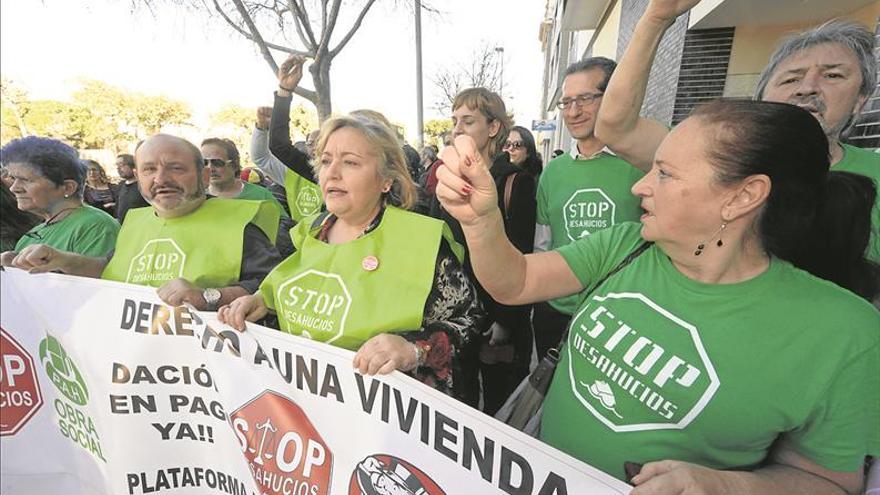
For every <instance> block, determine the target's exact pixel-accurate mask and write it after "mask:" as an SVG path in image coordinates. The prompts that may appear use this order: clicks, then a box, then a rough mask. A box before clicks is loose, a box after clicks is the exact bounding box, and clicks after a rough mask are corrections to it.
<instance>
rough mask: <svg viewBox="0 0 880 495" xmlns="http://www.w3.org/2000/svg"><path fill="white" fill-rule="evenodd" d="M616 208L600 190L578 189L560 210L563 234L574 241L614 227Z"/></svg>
mask: <svg viewBox="0 0 880 495" xmlns="http://www.w3.org/2000/svg"><path fill="white" fill-rule="evenodd" d="M616 209H617V206H616V205H615V204H614V201H612V200H611V198H609V197H608V195H607V194H605V192H604V191H602V190H601V189H578V190H577V191H575V192H574V194H572V195H571V197H570V198H568V201H566V202H565V206H563V208H562V217H563V220H564V221H565V233H566V235H568V238H569V239H570V240H571V241H576V240H578V239H580V238H582V237H586V236H588V235H590V234H593V233H595V232H597V231H599V230H602V229H607V228H608V227H611V226H612V225H614V218H615V217H614V213H615V210H616Z"/></svg>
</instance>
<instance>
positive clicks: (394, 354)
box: [218, 111, 483, 397]
mask: <svg viewBox="0 0 880 495" xmlns="http://www.w3.org/2000/svg"><path fill="white" fill-rule="evenodd" d="M383 119H384V117H382V116H381V115H378V116H374V115H373V114H372V113H370V112H363V111H361V112H359V113H358V115H354V114H353V115H351V116H343V117H337V118H334V119H331V120H329V121H327V122H326V123H325V124H324V127H323V129H322V131H321V136H320V138H319V141H318V146H317V154H316V157H317V160H316V164H315V175H317V176H318V181H319V184H320V187H321V191H322V194H323V198H324V200H325V204H326V205H327V212H325V213H321V214H318V215H313V216H311V217H306V218H305V219H304V220H303V221H302V222H300V223H299V224H298V225H297V226H296V228H295V229H293V230H291V237H292V238H293V244H294V247H295V250H296V251H295V252H294V253H293V254H292V255H291V256H290V257H288V258H287V259H286V260H284V261H283V262H282V263H281V264H280V265H278V266H277V267H276V268H275V269H274V270H273V271H272V272H271V273H270V274H269V275H268V276H267V277H266V279H265V280H264V281H263V283H262V285H261V286H260V290H259V292H258V293H256V294H254V295H253V296H247V297H241V298H239V299H236V300H235V301H233V302H232V303H231V304H230V305H228V306H225V307H222V308H220V311H219V312H218V317H219V319H220V321H223V322H226V323H228V324H230V325H231V326H233V327H234V328H236V329H238V330H244V329H245V321H255V320H257V319H259V318H262V317H263V316H265V315H266V314H267V313H268V312H269V311H272V312H274V313H275V314H276V315H277V317H278V322H279V327H280V329H281V330H282V331H285V332H288V333H292V334H294V335H300V336H304V337H307V338H311V339H314V340H318V341H321V342H327V343H329V344H332V345H334V346H337V347H343V348H346V349H350V350H353V351H357V353H356V354H355V357H354V362H353V363H354V366H355V367H356V368H357V369H358V370H359V371H360V372H362V373H367V374H376V373H380V374H381V373H390V372H392V371H394V370H400V371H404V372H408V373H410V374H411V375H413V376H414V377H416V378H417V379H419V380H421V381H423V382H425V383H427V384H429V385H431V386H433V387H434V388H436V389H438V390H441V391H444V392H446V393H449V394H450V395H453V396H456V397H461V392H460V391H459V390H458V389H456V390H453V388H452V387H453V385H455V384H457V383H458V380H456V379H454V378H453V376H456V375H457V374H458V370H459V368H460V362H459V355H460V354H461V352H462V350H463V349H465V348H467V347H468V346H469V344H470V342H472V341H473V340H474V335H475V333H476V332H475V329H476V328H477V326H478V324H479V323H480V320H481V319H482V317H483V314H482V308H481V307H480V304H479V302H478V300H477V294H476V289H475V288H474V287H473V285H472V283H471V282H470V280H469V279H468V278H467V276H466V275H465V273H464V271H463V269H462V267H461V259H460V251H461V246H460V245H458V244H457V243H455V242H454V241H453V240H451V235H450V234H448V229H447V228H446V227H445V225H444V224H443V222H441V221H439V220H436V219H432V218H428V217H425V216H422V215H418V214H416V213H413V212H410V211H407V210H408V209H409V208H411V207H412V206H413V205H414V204H415V202H416V199H417V197H416V189H415V184H414V183H413V182H412V180H411V179H410V177H409V173H408V172H407V169H406V165H405V161H404V158H403V153H402V151H401V149H400V145H399V143H398V142H397V139H396V137H395V135H394V133H393V132H392V131H391V130H390V128H389V127H388V126H387V125H385V124H383V123H382V122H381V120H383Z"/></svg>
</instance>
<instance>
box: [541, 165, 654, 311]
mask: <svg viewBox="0 0 880 495" xmlns="http://www.w3.org/2000/svg"><path fill="white" fill-rule="evenodd" d="M643 175H644V173H643V172H642V171H641V170H639V169H637V168H635V167H633V166H632V165H630V164H629V163H627V162H625V161H623V160H622V159H620V158H618V157H616V156H614V155H611V154H608V153H604V152H603V153H600V154H599V155H597V156H596V157H594V158H591V159H578V160H575V159H574V158H573V157H572V156H571V154H569V153H565V154H563V155H561V156H559V157H557V158H556V159H554V160H553V161H551V162H550V163H549V164H547V168H545V169H544V172H542V173H541V178H540V181H539V182H538V214H537V223H538V224H539V225H549V226H550V235H551V244H550V248H551V249H558V248H560V247H562V246H565V245H566V244H568V243H570V242H573V241H575V240H577V239H580V238H583V237H586V236H588V235H590V234H593V233H595V232H598V231H600V230H602V229H605V228H608V227H611V226H613V225H616V224H618V223H621V222H629V221H635V220H638V219H639V216H640V215H641V214H642V208H641V207H640V204H641V200H640V199H639V198H638V197H636V196H635V195H633V193H632V192H631V191H630V189H631V188H632V186H633V184H635V183H636V182H637V181H638V180H639V179H641V178H642V176H643ZM550 304H551V305H552V306H553V307H554V308H555V309H556V310H557V311H560V312H562V313H566V314H572V313H574V311H575V310H576V309H577V299H576V298H573V297H562V298H559V299H555V300H553V301H550Z"/></svg>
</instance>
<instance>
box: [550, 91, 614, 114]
mask: <svg viewBox="0 0 880 495" xmlns="http://www.w3.org/2000/svg"><path fill="white" fill-rule="evenodd" d="M604 94H605V93H584V94H582V95H577V96H575V97H574V98H563V99H561V100H559V101H558V102H556V108H558V109H560V110H565V109H566V108H568V107H570V106H571V105H572V104H574V105H575V106H576V107H578V108H580V107H585V106H587V105H590V104H592V103H593V102H594V101H596V100H598V99H599V98H601V97H602V96H603V95H604Z"/></svg>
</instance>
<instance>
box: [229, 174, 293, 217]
mask: <svg viewBox="0 0 880 495" xmlns="http://www.w3.org/2000/svg"><path fill="white" fill-rule="evenodd" d="M243 184H244V186H243V187H242V188H241V192H240V193H238V196H236V197H235V199H250V200H255V201H268V202H270V203H272V204H273V205H275V206H277V207H278V211H279V213H280V214H281V217H282V218H290V217H289V216H288V215H287V212H286V211H284V207H283V206H281V203H279V202H278V200H277V199H275V196H274V195H272V191H270V190H268V189H266V188H265V187H261V186H258V185H256V184H251V183H250V182H244V183H243Z"/></svg>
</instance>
